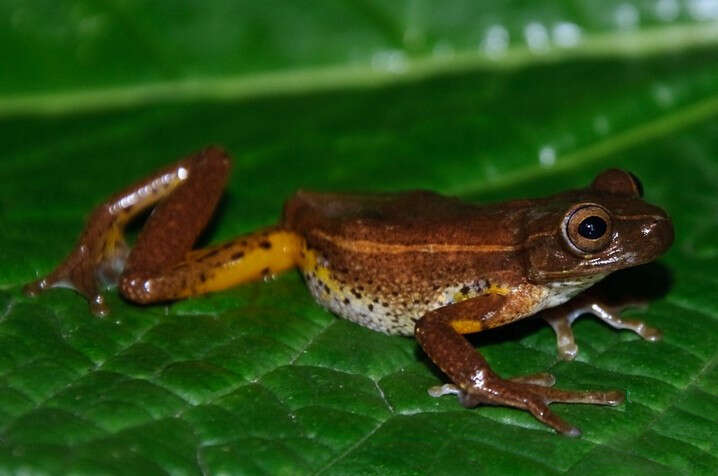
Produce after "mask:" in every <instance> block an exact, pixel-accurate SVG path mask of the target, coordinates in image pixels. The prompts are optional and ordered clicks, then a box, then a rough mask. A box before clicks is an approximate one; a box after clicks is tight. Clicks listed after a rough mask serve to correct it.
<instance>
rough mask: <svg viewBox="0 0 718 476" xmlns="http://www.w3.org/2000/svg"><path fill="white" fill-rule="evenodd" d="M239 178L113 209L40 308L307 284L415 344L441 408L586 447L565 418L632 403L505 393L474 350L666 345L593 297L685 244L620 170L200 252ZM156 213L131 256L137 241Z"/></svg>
mask: <svg viewBox="0 0 718 476" xmlns="http://www.w3.org/2000/svg"><path fill="white" fill-rule="evenodd" d="M230 168H231V159H230V157H229V155H228V154H227V153H226V152H225V151H224V150H223V149H222V148H220V147H217V146H211V147H207V148H205V149H203V150H201V151H199V152H197V153H195V154H192V155H189V156H187V157H185V158H183V159H181V160H179V161H177V162H175V163H173V164H171V165H169V166H167V167H165V168H163V169H160V170H158V171H156V172H155V173H153V174H151V175H150V176H148V177H146V178H144V179H142V180H140V181H139V182H137V183H135V184H133V185H130V186H129V187H127V188H125V189H123V190H120V191H119V192H117V193H115V194H113V195H112V196H110V197H109V198H108V199H107V200H105V201H104V202H103V203H102V204H100V205H99V206H97V207H96V208H95V209H94V211H93V212H92V213H91V214H90V217H89V219H88V221H87V224H86V227H85V228H84V230H83V232H82V234H81V236H80V238H79V240H78V242H77V244H76V245H75V247H74V248H73V250H72V251H71V252H70V254H69V255H68V256H67V258H66V259H65V260H64V261H62V262H61V263H60V264H59V265H58V266H57V267H56V268H55V269H54V270H53V271H51V272H50V273H49V274H47V275H46V276H44V277H42V278H40V279H37V280H36V281H34V282H32V283H30V284H28V285H27V286H26V287H25V291H26V293H27V294H28V295H31V296H34V295H37V294H38V293H40V292H42V291H46V290H48V289H51V288H56V287H67V288H71V289H73V290H75V291H76V292H78V293H79V294H81V295H82V296H84V297H85V298H86V299H87V300H88V302H89V305H90V310H91V312H92V313H93V314H95V315H97V316H106V315H107V314H108V313H109V309H108V306H107V303H106V301H105V297H104V294H103V292H104V291H105V290H106V288H108V287H110V286H113V285H114V286H116V287H117V289H118V290H119V293H120V294H121V295H122V296H123V297H124V298H125V299H126V300H127V301H130V302H132V303H136V304H139V305H150V304H154V303H167V302H171V301H175V300H179V299H184V298H188V297H191V296H197V295H200V294H204V293H210V292H214V291H219V290H223V289H227V288H230V287H233V286H237V285H240V284H243V283H246V282H249V281H253V280H259V279H262V278H269V277H272V276H275V275H277V274H278V273H281V272H283V271H286V270H289V269H293V268H298V269H299V272H300V273H301V274H302V275H303V278H304V281H305V283H306V285H307V287H308V289H309V291H310V293H311V294H312V295H313V296H314V298H315V299H316V301H317V302H318V303H319V304H320V305H322V306H323V307H325V308H326V309H328V310H329V311H331V312H333V313H334V314H336V315H338V316H340V317H343V318H346V319H348V320H350V321H353V322H355V323H357V324H359V325H362V326H364V327H367V328H369V329H372V330H375V331H379V332H383V333H386V334H390V335H400V336H413V337H414V338H415V339H416V341H417V342H418V344H419V346H420V347H421V349H423V351H424V352H425V353H426V355H427V356H428V357H429V358H430V360H431V361H432V362H433V363H434V364H435V365H436V366H437V367H438V369H440V370H441V372H442V373H443V375H445V376H446V377H448V380H449V381H450V382H448V383H445V384H443V385H437V386H434V387H432V388H430V389H429V394H430V395H432V396H434V397H441V396H443V395H456V396H457V398H458V401H459V402H460V404H461V405H463V406H465V407H468V408H471V407H476V406H478V405H482V404H489V405H503V406H508V407H514V408H517V409H522V410H527V411H528V412H530V413H531V414H532V415H533V416H534V417H535V418H536V419H537V420H539V421H540V422H543V423H544V424H546V425H548V426H549V427H550V428H552V429H554V430H555V431H556V432H558V433H559V434H563V435H567V436H572V437H577V436H579V435H580V434H581V432H580V430H579V429H578V428H577V427H575V426H573V425H571V424H570V423H568V422H566V421H565V420H564V419H563V418H561V417H560V416H558V415H557V414H556V413H555V412H554V411H552V409H551V408H550V407H549V405H550V404H552V403H555V402H559V403H584V404H598V405H614V406H615V405H619V404H620V403H622V402H623V401H624V400H625V393H624V392H623V391H621V390H582V391H577V390H562V389H558V388H555V387H554V384H555V378H554V376H553V375H551V374H549V373H538V374H532V375H525V376H519V377H512V378H504V377H501V376H499V375H498V374H497V373H496V372H494V371H493V370H492V368H491V366H490V365H489V363H488V362H487V360H486V359H485V358H484V357H483V356H482V354H481V353H480V351H479V350H477V349H476V348H475V347H474V346H473V345H472V344H471V343H470V342H469V341H468V340H467V335H469V334H474V333H478V332H482V331H486V330H489V329H493V328H496V327H499V326H504V325H508V324H511V323H514V322H516V321H519V320H521V319H524V318H528V317H531V316H535V315H538V316H542V317H543V318H544V319H545V320H546V321H547V322H548V323H549V324H550V325H551V327H552V328H553V330H554V331H555V334H556V338H557V348H558V353H559V356H560V357H561V358H562V359H565V360H571V359H573V358H574V357H575V356H576V354H577V352H578V347H577V345H576V343H575V339H574V336H573V333H572V330H571V325H572V323H573V321H574V320H575V319H576V318H577V317H578V316H579V315H582V314H585V313H590V314H594V315H595V316H597V317H598V318H600V319H601V320H602V321H604V322H606V323H607V324H609V325H610V326H613V327H615V328H618V329H628V330H631V331H633V332H635V333H636V334H638V335H639V336H640V337H642V338H643V339H645V340H647V341H657V340H659V339H660V338H661V332H660V331H659V330H657V329H655V328H653V327H651V326H648V325H647V324H645V323H644V322H641V321H637V320H630V319H625V318H623V317H622V315H621V312H622V310H623V308H621V307H616V306H613V305H611V304H609V303H607V302H605V301H602V300H600V299H597V298H595V297H593V296H592V295H591V289H592V287H593V285H594V284H596V283H597V282H599V281H600V280H602V279H603V278H605V277H606V276H607V275H609V274H610V273H612V272H614V271H617V270H620V269H624V268H630V267H634V266H638V265H642V264H644V263H648V262H651V261H653V260H655V259H656V258H658V257H659V256H660V255H661V254H663V253H664V252H665V251H666V250H667V249H668V248H669V247H670V245H671V244H672V242H673V238H674V230H673V225H672V221H671V219H670V217H669V216H668V214H667V213H666V212H665V211H664V210H662V209H661V208H659V207H658V206H655V205H651V204H649V203H647V202H645V201H644V200H643V186H642V184H641V182H640V181H639V180H638V178H637V177H636V176H635V175H633V174H631V173H630V172H626V171H623V170H620V169H608V170H605V171H603V172H601V173H600V174H598V175H597V176H596V177H595V179H594V180H593V182H592V183H591V184H590V185H589V186H587V187H584V188H577V189H571V190H567V191H563V192H559V193H556V194H554V195H551V196H547V197H543V198H532V199H515V200H510V201H504V202H497V203H488V204H476V203H470V202H465V201H462V200H460V199H458V198H454V197H448V196H444V195H441V194H438V193H435V192H431V191H424V190H413V191H404V192H394V193H389V192H387V193H377V194H342V193H329V192H314V191H308V190H299V191H297V192H296V193H295V194H294V195H293V196H292V197H290V198H289V199H288V200H287V201H286V202H285V205H284V210H283V214H282V217H281V219H280V220H279V221H278V223H277V224H276V225H274V226H270V227H267V228H263V229H260V230H258V231H256V232H252V233H248V234H245V235H242V236H239V237H237V238H235V239H232V240H229V241H226V242H223V243H219V244H213V245H210V246H206V247H204V248H198V249H195V248H194V246H195V242H196V241H197V239H198V236H199V235H200V233H201V232H202V231H203V230H204V229H205V227H206V226H207V224H208V221H209V220H210V219H211V217H212V215H213V213H214V210H215V208H216V207H217V203H218V201H219V199H220V197H221V196H222V194H223V190H224V188H225V186H226V182H227V180H228V177H229V173H230ZM149 208H152V213H151V214H150V215H149V217H148V218H147V219H146V221H145V223H144V226H143V227H142V229H141V231H140V232H139V234H138V236H137V238H136V241H135V243H134V246H132V247H130V246H129V245H128V244H127V242H126V240H125V238H124V228H125V226H126V225H127V223H128V222H129V221H131V220H132V219H133V218H135V217H137V216H138V215H139V214H141V213H143V211H145V210H147V209H149Z"/></svg>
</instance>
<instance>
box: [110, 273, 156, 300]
mask: <svg viewBox="0 0 718 476" xmlns="http://www.w3.org/2000/svg"><path fill="white" fill-rule="evenodd" d="M117 287H118V288H119V290H120V294H122V297H124V298H125V299H127V300H128V301H132V302H135V303H137V304H149V303H151V302H155V301H157V300H158V299H157V297H156V294H157V290H156V285H155V283H154V280H153V279H152V277H151V276H150V275H149V274H147V273H141V272H132V273H124V274H122V276H120V279H119V281H118V283H117Z"/></svg>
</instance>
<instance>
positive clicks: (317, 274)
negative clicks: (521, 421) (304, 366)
mask: <svg viewBox="0 0 718 476" xmlns="http://www.w3.org/2000/svg"><path fill="white" fill-rule="evenodd" d="M302 256H303V260H302V261H301V262H300V264H299V269H300V271H301V273H302V275H303V276H304V281H305V282H306V285H307V287H308V289H309V291H310V292H311V294H312V296H313V297H314V299H315V300H316V301H317V302H318V303H319V304H321V305H322V306H323V307H324V308H326V309H328V310H329V311H331V312H333V313H335V314H337V315H338V316H341V317H343V318H345V319H348V320H350V321H352V322H356V323H357V324H360V325H362V326H364V327H368V328H370V329H373V330H375V331H379V332H383V333H386V334H397V335H404V336H411V335H413V334H414V329H415V326H416V322H417V321H418V320H419V319H420V318H421V317H422V316H424V315H425V314H426V313H427V312H430V311H433V310H435V309H439V308H442V307H444V306H447V305H450V304H454V303H458V302H461V301H465V300H468V299H472V298H475V297H478V296H483V295H487V294H498V295H503V296H513V297H514V298H518V299H515V300H516V302H520V303H521V304H522V307H523V309H517V310H515V311H514V312H513V313H512V314H511V316H510V319H509V320H503V319H494V320H490V321H488V322H483V323H477V321H476V320H473V321H463V322H464V323H462V321H459V323H458V324H456V325H455V328H456V329H457V331H459V332H461V333H462V334H465V333H470V332H478V331H480V330H483V329H488V328H493V327H498V326H500V325H503V324H505V323H507V322H510V321H512V320H516V319H521V318H523V317H525V316H530V315H533V314H535V313H537V312H539V311H541V310H542V309H545V308H549V307H553V306H557V305H560V304H562V303H564V302H566V301H568V300H570V299H571V298H572V297H574V296H575V295H577V294H579V293H580V292H581V291H583V290H585V289H587V288H588V287H590V286H592V285H593V284H594V283H595V282H596V281H598V280H599V279H601V278H602V277H603V276H590V277H587V278H583V279H571V280H567V281H565V282H556V283H552V284H551V285H549V286H546V285H531V284H528V283H522V284H520V285H518V286H509V285H501V284H495V283H491V282H490V281H489V280H488V279H475V280H471V281H468V282H459V283H457V284H450V285H446V286H432V287H431V288H430V289H426V287H424V286H420V287H418V289H407V288H404V289H403V290H402V292H401V293H397V292H385V293H377V292H376V288H373V287H372V286H369V285H368V284H367V283H365V282H361V281H353V282H347V281H340V280H339V279H338V278H337V273H335V271H333V270H332V266H331V263H330V262H329V261H328V260H327V259H326V258H325V257H323V256H322V255H320V254H319V253H318V252H316V251H313V250H310V249H307V248H306V247H305V248H304V250H303V253H302Z"/></svg>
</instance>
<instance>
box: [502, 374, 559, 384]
mask: <svg viewBox="0 0 718 476" xmlns="http://www.w3.org/2000/svg"><path fill="white" fill-rule="evenodd" d="M509 380H510V381H512V382H517V383H528V384H531V385H539V386H541V387H553V386H554V384H555V383H556V377H554V376H553V375H552V374H550V373H547V372H540V373H537V374H531V375H522V376H520V377H512V378H510V379H509Z"/></svg>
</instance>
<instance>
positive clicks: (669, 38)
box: [0, 22, 718, 118]
mask: <svg viewBox="0 0 718 476" xmlns="http://www.w3.org/2000/svg"><path fill="white" fill-rule="evenodd" d="M717 44H718V22H706V23H703V24H698V25H696V24H684V25H665V26H660V27H649V28H644V29H641V30H633V31H625V32H609V33H594V34H587V35H584V36H582V38H581V42H580V44H579V46H577V47H571V48H558V47H554V48H552V49H551V50H549V51H547V52H545V53H541V54H539V53H534V52H532V51H531V50H530V49H529V48H527V47H526V46H513V47H510V48H508V49H507V50H506V51H505V52H504V53H503V54H502V55H501V56H500V57H490V56H487V55H485V54H481V53H480V52H478V47H477V51H462V52H459V53H456V54H453V55H443V56H442V55H434V56H421V57H408V58H406V63H405V69H403V70H401V71H387V70H381V69H377V68H373V67H372V66H371V64H364V65H362V66H354V65H347V64H345V65H330V66H322V67H316V68H308V69H294V70H288V71H275V72H271V71H270V72H258V73H251V74H242V75H232V76H228V77H224V78H220V77H204V78H202V77H199V78H181V79H176V80H171V81H160V82H153V83H145V84H134V85H133V84H129V85H126V86H121V87H107V88H95V89H87V88H86V89H81V90H80V89H78V90H69V91H68V90H64V91H57V92H49V93H39V94H27V95H13V96H6V97H0V118H6V117H14V116H48V115H50V116H55V115H65V114H76V113H78V112H90V111H107V110H114V109H128V108H131V107H136V106H139V105H145V104H159V103H170V102H172V103H176V102H188V101H196V100H209V101H225V100H241V99H250V98H258V97H264V96H267V95H275V96H276V95H282V94H290V95H291V94H307V93H312V92H321V91H330V90H337V89H347V88H371V87H379V86H386V85H390V84H398V83H406V82H412V81H418V80H421V79H426V78H429V77H432V76H436V75H439V74H450V73H462V72H470V71H487V72H490V71H507V70H517V69H522V68H527V67H531V66H534V65H538V64H547V63H550V64H557V63H560V62H564V61H570V60H576V59H590V58H628V57H630V58H634V59H635V58H642V57H649V56H655V55H660V54H665V53H668V52H675V51H686V50H691V49H697V48H701V47H707V46H713V45H717Z"/></svg>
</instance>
